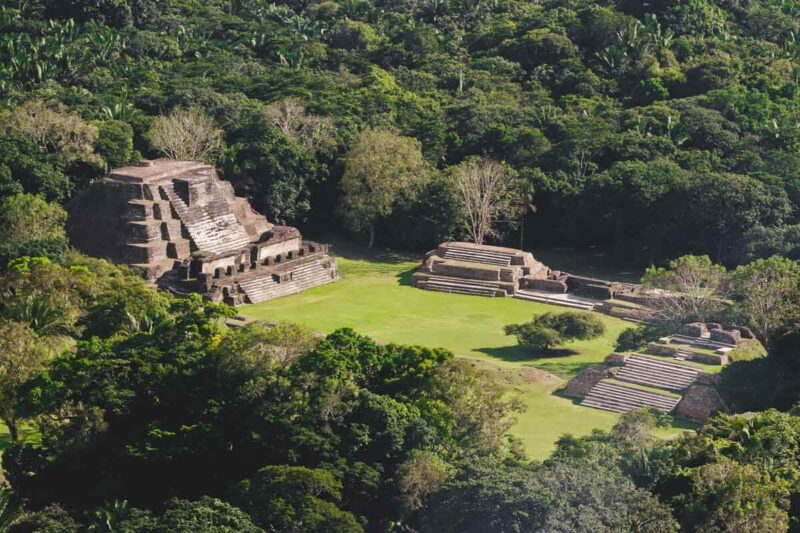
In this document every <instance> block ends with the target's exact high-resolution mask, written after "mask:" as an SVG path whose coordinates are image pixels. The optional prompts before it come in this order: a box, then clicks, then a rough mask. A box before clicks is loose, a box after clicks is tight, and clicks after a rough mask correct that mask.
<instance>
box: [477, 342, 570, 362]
mask: <svg viewBox="0 0 800 533" xmlns="http://www.w3.org/2000/svg"><path fill="white" fill-rule="evenodd" d="M475 351H478V352H481V353H483V354H486V355H488V356H490V357H496V358H497V359H502V360H503V361H507V362H509V363H521V362H531V363H534V362H535V363H536V366H537V367H538V368H542V365H541V364H540V363H541V362H542V361H546V360H548V359H557V358H559V357H568V356H570V355H575V354H577V353H578V352H576V351H575V350H570V349H568V348H560V349H557V350H547V351H537V350H531V349H530V348H524V347H522V346H519V345H515V346H501V347H499V348H498V347H493V348H477V349H476V350H475Z"/></svg>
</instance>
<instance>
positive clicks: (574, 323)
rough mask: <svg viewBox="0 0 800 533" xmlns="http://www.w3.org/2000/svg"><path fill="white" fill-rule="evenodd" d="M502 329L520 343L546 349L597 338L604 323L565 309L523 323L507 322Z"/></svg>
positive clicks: (595, 317) (593, 316)
mask: <svg viewBox="0 0 800 533" xmlns="http://www.w3.org/2000/svg"><path fill="white" fill-rule="evenodd" d="M503 331H504V332H505V334H506V335H515V336H516V337H517V342H519V344H520V345H521V346H526V347H529V348H533V349H535V350H547V349H549V348H551V347H553V346H557V345H559V344H563V343H565V342H569V341H574V340H591V339H595V338H597V337H600V336H601V335H603V334H604V333H605V331H606V326H605V324H604V323H603V321H602V320H600V319H599V318H598V317H597V316H595V315H593V314H591V313H580V312H577V311H567V312H565V313H557V314H556V313H544V314H542V315H539V316H536V317H534V319H533V320H532V321H530V322H526V323H524V324H509V325H508V326H506V327H505V328H504V330H503Z"/></svg>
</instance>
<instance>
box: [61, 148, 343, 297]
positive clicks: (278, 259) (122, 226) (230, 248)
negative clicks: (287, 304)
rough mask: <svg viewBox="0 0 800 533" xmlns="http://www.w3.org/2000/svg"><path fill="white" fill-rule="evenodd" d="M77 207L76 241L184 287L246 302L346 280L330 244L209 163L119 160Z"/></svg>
mask: <svg viewBox="0 0 800 533" xmlns="http://www.w3.org/2000/svg"><path fill="white" fill-rule="evenodd" d="M67 208H68V212H69V219H68V224H67V229H68V232H69V235H70V240H71V242H72V244H73V245H75V246H76V247H77V248H79V249H81V250H83V251H84V252H86V253H89V254H91V255H95V256H99V257H107V258H109V259H111V260H113V261H116V262H119V263H126V264H129V265H132V266H135V267H139V268H141V269H142V270H143V272H144V274H145V276H146V277H147V278H148V279H149V280H151V281H153V282H157V283H158V285H159V286H161V287H163V288H168V289H171V290H173V291H175V292H186V291H197V292H200V293H201V294H203V296H204V297H206V298H207V299H209V300H212V301H224V302H226V303H229V304H232V305H236V304H242V303H256V302H260V301H263V300H268V299H270V298H275V297H278V296H284V295H287V294H293V293H296V292H300V291H301V290H303V289H306V288H309V287H313V286H315V285H319V284H323V283H330V282H332V281H335V280H336V279H337V278H338V273H337V270H336V262H335V260H334V259H333V258H332V257H331V256H330V255H329V253H328V247H327V246H326V245H323V244H317V243H314V242H309V241H303V239H302V237H301V235H300V232H299V231H298V230H297V229H296V228H293V227H289V226H276V225H274V224H271V223H269V222H268V221H267V219H266V218H265V217H263V216H262V215H260V214H258V213H256V212H255V211H254V210H253V209H252V208H251V207H250V204H249V203H248V202H247V200H246V199H244V198H239V197H237V196H236V195H235V194H234V191H233V187H232V186H231V184H230V183H229V182H226V181H222V180H220V179H219V177H218V175H217V172H216V170H215V169H214V168H213V167H212V166H210V165H207V164H205V163H200V162H197V161H176V160H170V159H156V160H153V161H143V162H142V163H141V164H139V165H136V166H130V167H124V168H118V169H116V170H113V171H112V172H111V173H110V174H109V175H108V176H107V177H106V178H104V179H103V180H101V181H99V182H98V183H96V184H94V185H93V186H92V187H90V188H89V190H87V191H86V192H84V193H83V194H81V195H79V196H77V197H76V198H75V199H73V200H72V201H71V202H70V203H69V204H68V206H67Z"/></svg>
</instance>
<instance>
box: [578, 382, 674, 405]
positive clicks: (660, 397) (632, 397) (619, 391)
mask: <svg viewBox="0 0 800 533" xmlns="http://www.w3.org/2000/svg"><path fill="white" fill-rule="evenodd" d="M595 389H597V390H595ZM592 391H595V392H596V393H598V394H606V393H608V394H610V395H611V397H613V398H616V399H618V400H619V401H620V402H633V403H637V402H641V401H646V402H649V404H650V405H658V406H662V407H670V406H674V405H675V404H677V403H678V402H679V401H680V397H678V396H667V395H666V394H659V393H656V392H650V391H646V390H642V389H640V388H637V387H628V386H625V385H622V384H618V383H612V382H610V381H607V380H603V381H601V382H599V383H598V384H597V385H595V387H593V388H592ZM592 391H589V393H590V394H591V393H592Z"/></svg>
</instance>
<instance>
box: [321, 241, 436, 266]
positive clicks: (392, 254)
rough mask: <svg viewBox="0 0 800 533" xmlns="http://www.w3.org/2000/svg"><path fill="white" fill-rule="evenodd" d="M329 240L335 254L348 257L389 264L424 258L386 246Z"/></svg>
mask: <svg viewBox="0 0 800 533" xmlns="http://www.w3.org/2000/svg"><path fill="white" fill-rule="evenodd" d="M328 242H330V245H331V251H332V252H333V253H334V254H335V255H339V256H342V257H346V258H347V259H363V260H368V261H372V262H376V263H384V264H389V265H396V264H400V263H406V262H408V261H418V260H421V259H422V256H421V255H417V254H412V253H406V252H398V251H395V250H389V249H385V248H384V249H381V248H372V249H369V248H367V247H365V246H358V245H355V244H352V243H348V242H347V241H342V240H332V241H328Z"/></svg>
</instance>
